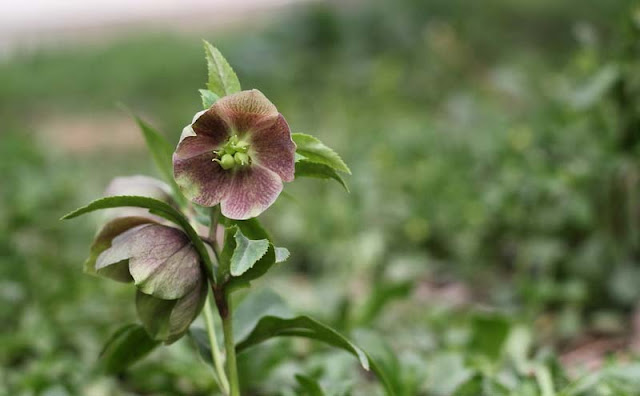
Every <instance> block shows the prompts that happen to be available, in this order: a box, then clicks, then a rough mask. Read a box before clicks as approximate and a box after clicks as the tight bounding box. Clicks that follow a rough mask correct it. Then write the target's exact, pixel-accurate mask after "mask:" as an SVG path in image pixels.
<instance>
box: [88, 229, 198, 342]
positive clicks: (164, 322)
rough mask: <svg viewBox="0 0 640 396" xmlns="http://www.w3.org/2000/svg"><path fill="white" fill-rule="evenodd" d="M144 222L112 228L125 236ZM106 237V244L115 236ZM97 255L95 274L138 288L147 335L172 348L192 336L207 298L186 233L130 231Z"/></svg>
mask: <svg viewBox="0 0 640 396" xmlns="http://www.w3.org/2000/svg"><path fill="white" fill-rule="evenodd" d="M140 219H141V218H136V217H123V218H118V219H115V220H113V221H112V222H110V223H109V224H108V225H107V226H109V225H110V226H111V229H117V231H121V230H122V229H124V228H127V227H129V226H130V225H132V224H135V223H136V222H138V221H140ZM104 230H105V229H103V232H101V233H100V234H99V235H98V237H97V238H96V240H97V241H103V245H104V244H106V243H105V242H107V241H106V240H108V239H109V238H110V237H112V235H113V234H114V233H108V234H107V233H104ZM109 242H110V247H109V248H107V249H105V250H103V251H102V252H101V253H100V254H99V255H97V258H96V262H95V270H96V272H97V273H98V274H100V275H105V276H108V277H111V278H113V279H116V280H120V281H125V282H127V281H128V282H130V281H133V282H134V283H135V285H136V286H137V288H138V290H137V294H136V308H137V311H138V316H139V318H140V320H141V321H142V323H143V325H144V326H145V329H146V330H147V332H148V333H149V334H150V335H151V336H152V337H153V338H154V339H157V340H162V341H165V342H167V343H171V342H173V341H175V340H177V339H178V338H180V337H181V336H182V335H183V334H184V332H186V331H187V329H188V328H189V325H190V324H191V322H193V320H194V319H195V318H196V317H197V316H198V314H199V313H200V310H201V309H202V306H203V304H204V301H205V299H206V297H207V282H206V279H205V276H204V273H203V272H202V269H201V267H200V257H199V256H198V253H197V252H196V250H195V248H194V247H193V245H192V244H191V241H190V240H189V238H188V237H187V235H185V233H184V232H182V230H179V229H177V228H173V227H168V226H165V225H162V224H157V223H154V222H151V221H149V220H147V222H146V223H143V224H140V225H136V226H133V227H131V228H128V229H127V230H126V231H124V232H121V233H118V234H117V235H116V236H115V237H112V239H111V240H110V241H109Z"/></svg>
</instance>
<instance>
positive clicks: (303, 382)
mask: <svg viewBox="0 0 640 396" xmlns="http://www.w3.org/2000/svg"><path fill="white" fill-rule="evenodd" d="M296 381H298V385H299V386H300V389H299V391H298V393H296V394H298V395H305V396H324V395H325V393H324V391H323V390H322V388H321V387H320V384H319V383H318V381H317V380H316V379H314V378H311V377H307V376H306V375H302V374H296Z"/></svg>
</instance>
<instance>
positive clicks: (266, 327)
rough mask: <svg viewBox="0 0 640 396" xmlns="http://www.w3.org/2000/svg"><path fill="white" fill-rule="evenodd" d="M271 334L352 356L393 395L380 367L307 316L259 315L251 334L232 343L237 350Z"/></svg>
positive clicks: (342, 338)
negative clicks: (325, 346)
mask: <svg viewBox="0 0 640 396" xmlns="http://www.w3.org/2000/svg"><path fill="white" fill-rule="evenodd" d="M274 337H304V338H310V339H313V340H316V341H320V342H323V343H325V344H328V345H331V346H333V347H335V348H339V349H342V350H344V351H347V352H349V353H351V354H352V355H354V356H355V357H356V358H357V359H358V362H359V363H360V365H361V366H362V368H363V369H365V370H367V371H369V370H372V371H373V372H374V373H375V374H376V376H377V377H378V378H379V379H380V381H381V382H382V384H383V386H384V388H385V390H386V391H387V394H389V395H394V394H395V392H394V390H393V387H392V386H391V384H390V383H389V381H388V380H387V379H386V375H385V374H384V373H383V372H382V370H381V369H380V367H379V366H378V365H377V364H376V363H375V362H374V361H373V360H371V358H370V357H369V356H368V355H367V354H366V353H365V352H364V351H363V350H361V349H360V348H358V347H357V346H356V345H354V344H353V343H352V342H351V341H349V340H348V339H347V338H345V337H344V336H343V335H341V334H340V333H338V332H337V331H336V330H334V329H332V328H331V327H329V326H327V325H325V324H323V323H320V322H318V321H317V320H315V319H312V318H310V317H308V316H297V317H295V318H290V319H285V318H280V317H276V316H263V317H262V318H260V321H259V322H258V323H257V325H256V326H255V328H254V329H253V330H252V331H251V333H250V334H249V335H248V336H247V337H246V338H244V339H243V340H242V341H240V342H239V343H238V344H237V345H236V351H237V352H238V353H240V352H242V351H244V350H246V349H248V348H250V347H252V346H254V345H257V344H259V343H261V342H264V341H267V340H269V339H271V338H274Z"/></svg>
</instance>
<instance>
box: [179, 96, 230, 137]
mask: <svg viewBox="0 0 640 396" xmlns="http://www.w3.org/2000/svg"><path fill="white" fill-rule="evenodd" d="M187 128H189V127H187ZM187 128H185V129H184V130H183V131H182V136H189V134H190V131H189V130H188V129H187ZM190 128H191V130H192V131H193V133H194V134H195V135H197V136H202V137H204V136H206V137H208V138H210V139H211V140H212V141H213V142H214V144H215V145H220V144H222V143H224V142H225V141H226V140H227V139H228V138H229V136H230V135H231V128H230V126H229V124H228V122H227V121H226V120H225V119H224V118H223V117H221V115H220V112H218V111H216V109H215V104H214V105H213V106H212V107H211V108H209V109H208V110H205V111H202V112H199V113H197V114H196V115H195V117H193V122H192V123H191V126H190ZM181 139H182V137H181Z"/></svg>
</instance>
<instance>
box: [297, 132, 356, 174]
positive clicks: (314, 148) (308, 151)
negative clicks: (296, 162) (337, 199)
mask: <svg viewBox="0 0 640 396" xmlns="http://www.w3.org/2000/svg"><path fill="white" fill-rule="evenodd" d="M291 138H292V139H293V141H294V143H295V144H296V146H297V148H296V153H297V154H300V155H302V156H304V157H305V158H306V159H307V160H308V161H310V162H313V163H315V164H323V165H326V166H328V167H330V168H331V169H335V170H337V171H340V172H344V173H347V174H351V170H350V169H349V167H348V166H347V164H345V162H344V161H343V160H342V158H340V156H339V155H338V153H336V152H335V151H333V150H332V149H331V148H329V147H328V146H326V145H325V144H324V143H322V142H321V141H320V140H319V139H318V138H316V137H314V136H311V135H307V134H305V133H292V134H291Z"/></svg>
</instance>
